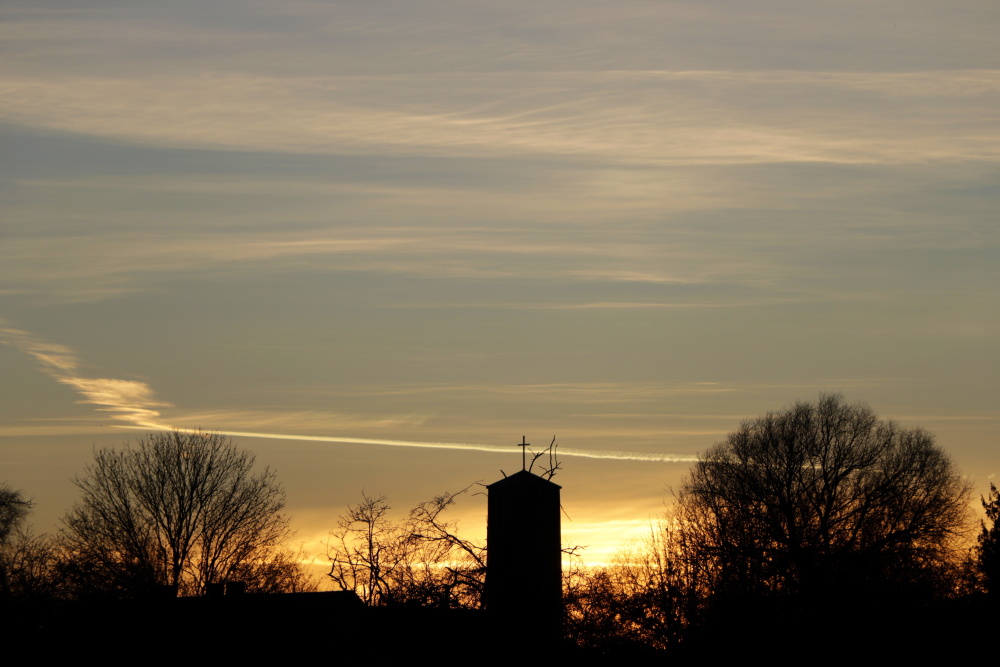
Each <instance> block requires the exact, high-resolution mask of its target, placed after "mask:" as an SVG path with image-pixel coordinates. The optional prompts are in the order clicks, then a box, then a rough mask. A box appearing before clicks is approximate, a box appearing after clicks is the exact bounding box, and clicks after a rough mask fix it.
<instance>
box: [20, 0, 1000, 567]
mask: <svg viewBox="0 0 1000 667" xmlns="http://www.w3.org/2000/svg"><path fill="white" fill-rule="evenodd" d="M997 34H1000V5H998V4H997V3H996V2H994V1H993V0H951V1H950V2H947V3H945V2H940V1H937V2H931V1H928V0H905V1H903V0H871V1H867V2H859V1H854V0H818V1H817V2H810V3H802V2H798V1H793V0H755V1H754V2H746V0H741V1H736V0H698V1H693V0H692V1H680V2H674V1H669V0H658V1H656V2H646V1H636V0H616V1H615V2H601V1H585V0H575V1H572V2H569V1H565V0H550V1H549V2H545V3H538V2H530V3H529V2H522V1H520V0H511V1H509V2H504V3H487V2H479V1H473V0H466V1H464V2H457V1H423V0H422V1H417V2H414V1H413V0H408V1H405V2H403V1H396V0H384V1H383V0H367V1H364V2H361V1H299V0H281V1H280V2H279V1H278V0H212V1H210V2H205V1H204V0H199V1H198V2H194V1H191V2H189V1H187V0H169V1H161V2H135V1H131V0H130V1H128V2H125V1H122V0H117V1H116V0H109V1H107V2H100V1H94V0H74V1H73V2H69V1H67V0H62V1H51V0H30V1H29V0H4V2H3V4H2V6H0V49H2V51H0V90H2V100H3V102H2V104H0V343H3V344H2V345H0V481H4V480H6V481H7V482H9V483H10V484H11V485H12V486H14V487H15V488H17V489H20V490H21V491H22V492H23V493H24V494H25V495H26V496H27V497H30V498H33V499H34V502H35V510H34V514H33V522H34V525H35V529H36V530H38V531H47V532H52V531H55V530H58V528H59V520H60V517H61V516H62V515H63V514H64V513H65V512H66V510H67V509H69V507H70V506H71V504H72V503H73V502H74V500H75V499H76V498H77V489H76V488H75V487H74V486H73V483H72V478H73V477H74V476H75V475H78V474H80V473H82V471H83V468H84V466H85V465H86V464H87V463H88V461H90V460H92V457H93V452H94V449H95V448H103V447H110V446H120V445H121V444H122V443H124V442H127V441H128V440H129V439H130V438H134V437H136V436H137V435H139V434H140V433H141V432H143V431H148V430H151V429H161V428H171V427H174V428H181V429H197V428H201V429H206V430H217V431H222V432H226V433H231V434H234V435H233V437H234V439H235V440H236V441H237V442H238V443H239V445H240V446H241V447H243V448H246V449H249V450H251V451H252V452H253V453H254V454H255V455H256V457H257V462H258V464H259V465H261V466H263V465H267V466H270V467H271V468H273V469H274V470H276V471H277V474H278V476H279V479H280V480H281V481H282V483H283V484H284V486H285V489H286V491H287V502H288V505H287V510H288V513H289V514H290V516H291V517H292V520H293V526H294V527H295V528H296V530H297V531H298V533H297V539H299V540H300V541H301V542H303V543H304V544H305V546H306V548H307V550H310V551H312V552H313V553H316V554H317V556H318V557H319V558H320V560H322V550H323V547H322V541H323V540H324V539H325V537H326V535H327V533H328V531H329V530H330V529H332V528H334V527H335V525H336V518H337V516H338V515H339V514H341V513H342V512H343V511H344V509H345V507H346V505H347V504H348V503H356V502H358V501H360V500H361V494H362V492H363V491H364V492H365V493H367V494H368V495H374V494H385V495H386V496H387V498H388V501H389V504H390V505H391V506H392V507H393V509H394V511H398V512H399V513H401V514H402V513H405V511H406V510H407V509H408V508H409V507H412V506H413V505H415V504H417V503H418V502H421V501H423V500H428V499H430V498H432V497H434V496H436V495H439V494H441V493H442V492H444V491H457V490H458V489H461V488H465V487H467V486H469V485H474V484H475V483H476V482H477V481H478V482H483V483H490V482H493V481H495V480H496V479H498V478H500V477H501V476H502V474H503V473H502V472H501V471H504V472H506V473H511V472H514V471H517V470H518V469H520V465H521V458H520V449H519V448H518V447H517V446H516V443H519V442H521V439H522V436H524V437H526V438H527V440H528V442H531V443H533V444H534V445H535V447H536V449H540V448H542V447H544V446H545V445H547V444H548V443H549V442H550V441H551V440H552V438H553V437H555V438H556V440H557V442H558V443H559V444H560V447H561V451H562V452H563V456H562V469H561V470H560V471H559V472H558V474H557V476H556V477H555V478H554V480H553V481H555V482H557V483H560V484H561V485H562V487H563V492H562V493H563V496H562V498H563V507H564V510H565V515H564V535H563V541H564V544H566V545H571V544H579V545H584V546H587V547H588V548H587V549H584V550H583V552H582V553H583V558H584V561H585V562H586V561H589V562H602V561H604V560H606V559H608V558H610V557H611V554H612V553H613V552H614V551H615V549H617V548H618V546H619V545H621V544H623V543H625V542H626V541H627V540H629V539H630V538H634V537H635V536H637V535H641V534H642V533H643V532H644V531H646V530H648V527H649V524H650V521H651V520H655V519H656V518H657V517H658V516H659V515H660V514H661V513H662V512H663V511H664V503H665V502H667V501H669V498H670V492H671V489H677V488H679V486H680V485H681V484H682V483H683V478H684V475H685V473H686V471H687V470H688V469H689V468H690V466H691V462H692V461H693V460H695V458H696V456H697V454H698V453H699V452H703V451H705V450H706V449H707V448H709V447H711V446H712V445H713V444H714V443H716V442H719V441H720V440H722V439H724V438H725V436H726V434H727V433H729V432H731V431H733V430H735V429H737V428H738V427H739V425H740V423H741V422H742V421H743V420H744V419H748V418H752V417H754V416H757V415H760V414H764V413H766V412H767V411H769V410H779V409H781V408H783V407H786V406H788V405H790V404H791V403H793V402H795V401H797V400H815V399H816V398H817V397H818V396H819V395H820V393H822V392H840V393H842V394H843V395H844V396H845V397H846V398H847V400H848V401H866V402H868V403H869V404H870V405H871V406H872V407H873V408H874V409H875V411H876V412H877V413H879V414H880V415H881V416H883V417H886V418H892V419H894V420H897V421H899V422H900V423H901V424H903V425H906V426H922V427H924V428H926V429H928V430H929V431H931V432H933V433H934V434H935V435H936V438H937V442H938V443H939V444H940V445H941V446H942V447H943V448H944V449H945V450H946V451H947V452H948V453H949V454H950V455H951V456H952V458H953V460H954V461H955V463H956V465H957V466H958V467H959V468H960V469H961V470H962V471H963V472H964V473H965V474H966V475H967V476H968V477H969V479H970V481H971V482H972V484H973V485H974V488H975V490H976V493H977V494H979V493H985V491H986V490H987V489H988V485H989V482H990V481H992V480H995V475H996V473H997V470H998V467H1000V465H998V460H1000V456H998V452H1000V405H998V396H1000V378H998V374H997V368H998V367H1000V345H998V344H997V343H998V338H1000V289H998V286H1000V233H998V232H1000V224H998V222H997V221H998V219H1000V217H998V212H1000V122H998V121H1000V48H998V42H997V39H996V35H997ZM477 490H481V487H477V486H473V487H472V488H471V489H470V492H469V493H467V494H464V495H463V497H462V499H461V501H460V502H459V504H458V506H456V507H455V508H454V510H453V511H454V516H455V517H456V518H457V519H458V520H460V530H461V532H462V533H463V534H464V535H468V536H470V537H477V536H481V535H482V533H483V532H484V528H483V527H484V514H485V501H484V498H483V496H482V494H481V493H480V494H477V493H476V492H477Z"/></svg>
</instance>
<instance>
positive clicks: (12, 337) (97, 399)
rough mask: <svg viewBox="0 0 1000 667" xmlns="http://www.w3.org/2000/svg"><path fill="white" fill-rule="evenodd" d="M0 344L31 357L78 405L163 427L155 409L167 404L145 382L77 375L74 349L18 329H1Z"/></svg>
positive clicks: (127, 420)
mask: <svg viewBox="0 0 1000 667" xmlns="http://www.w3.org/2000/svg"><path fill="white" fill-rule="evenodd" d="M0 342H2V343H4V344H6V345H11V346H13V347H15V348H17V349H19V350H21V351H22V352H25V353H27V354H29V355H31V356H32V357H34V358H35V360H36V361H38V363H39V366H40V367H41V370H42V372H44V373H45V374H46V375H48V376H50V377H51V378H53V379H54V380H56V382H59V383H60V384H64V385H67V386H69V387H71V388H72V389H73V390H74V391H76V392H77V393H78V394H80V395H81V396H82V397H83V400H82V401H80V402H81V403H89V404H92V405H96V406H97V410H99V411H101V412H107V413H110V414H111V416H112V418H113V419H115V420H117V421H121V422H125V423H127V424H129V425H132V426H135V427H138V428H153V429H156V428H161V427H162V422H161V421H160V412H159V410H158V409H159V408H164V407H170V404H169V403H164V402H162V401H159V400H157V399H156V397H155V394H154V392H153V390H152V389H151V388H150V387H149V385H147V384H146V383H145V382H139V381H137V380H123V379H118V378H96V377H86V376H84V375H83V374H82V373H81V372H80V361H79V359H78V358H77V356H76V354H75V353H74V352H73V350H71V349H70V348H68V347H66V346H64V345H58V344H55V343H49V342H48V341H45V340H43V339H41V338H39V337H38V336H35V335H33V334H31V333H29V332H27V331H22V330H20V329H13V328H7V327H4V328H0Z"/></svg>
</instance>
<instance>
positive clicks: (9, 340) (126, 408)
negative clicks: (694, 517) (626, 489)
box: [0, 328, 697, 463]
mask: <svg viewBox="0 0 1000 667" xmlns="http://www.w3.org/2000/svg"><path fill="white" fill-rule="evenodd" d="M0 342H2V343H5V344H7V345H11V346H13V347H15V348H17V349H19V350H21V351H22V352H25V353H27V354H29V355H31V356H32V357H34V358H35V359H36V360H37V361H38V362H39V363H40V365H41V368H42V371H43V372H44V373H46V374H47V375H49V376H50V377H52V378H54V379H55V380H56V381H57V382H60V383H62V384H65V385H68V386H70V387H72V388H73V389H74V390H75V391H76V392H77V393H79V394H80V395H81V396H83V397H84V400H83V401H81V402H83V403H89V404H92V405H96V406H98V407H97V409H98V410H99V411H101V412H108V413H111V415H112V418H113V419H115V420H116V421H118V422H124V423H118V424H115V426H117V427H118V428H127V429H137V430H160V431H169V430H178V431H184V432H191V433H194V432H198V431H200V430H202V429H201V428H200V427H199V428H190V427H186V426H178V425H173V424H170V423H168V421H167V420H166V418H164V417H163V416H162V415H161V414H160V412H159V410H158V409H157V408H164V407H173V406H172V404H170V403H165V402H162V401H159V400H157V399H156V397H155V393H154V392H153V390H152V388H150V386H149V385H148V384H146V383H144V382H138V381H135V380H122V379H115V378H91V377H85V376H83V375H82V374H80V373H79V372H78V369H79V366H80V363H79V361H78V359H77V356H76V354H75V352H73V351H72V350H71V349H70V348H68V347H66V346H63V345H58V344H54V343H49V342H47V341H45V340H43V339H41V338H40V337H38V336H35V335H33V334H31V333H29V332H27V331H23V330H20V329H13V328H0ZM209 414H210V413H203V414H201V415H200V417H201V418H203V419H204V418H207V417H208V416H209ZM219 414H220V418H226V419H232V418H233V417H234V413H219ZM236 416H240V417H242V418H244V419H246V421H247V422H253V421H255V420H256V421H257V422H258V423H267V421H268V420H267V419H266V418H265V419H263V420H261V418H260V417H259V416H258V417H256V418H253V417H249V418H248V417H247V416H246V415H245V414H239V413H236ZM272 421H273V416H272ZM380 425H381V426H386V424H385V423H384V422H383V423H381V424H380ZM398 425H399V424H398V423H397V424H393V426H398ZM208 426H209V429H208V430H212V431H213V432H217V433H222V434H223V435H231V436H236V437H249V438H266V439H271V440H299V441H308V442H325V443H342V444H360V445H374V446H383V447H409V448H418V449H453V450H464V451H478V452H490V453H503V454H507V455H509V454H510V451H511V448H510V447H509V446H499V445H488V444H480V443H468V442H425V441H419V440H400V439H379V438H356V437H346V436H325V435H302V434H289V433H267V432H257V431H242V430H240V431H236V430H217V429H214V428H211V426H210V425H208ZM559 454H560V455H561V456H568V457H580V458H591V459H614V460H622V461H648V462H659V463H682V462H690V461H695V460H697V457H696V456H694V455H692V454H667V453H657V452H627V451H616V450H604V449H600V450H598V449H593V450H591V449H576V448H560V449H559Z"/></svg>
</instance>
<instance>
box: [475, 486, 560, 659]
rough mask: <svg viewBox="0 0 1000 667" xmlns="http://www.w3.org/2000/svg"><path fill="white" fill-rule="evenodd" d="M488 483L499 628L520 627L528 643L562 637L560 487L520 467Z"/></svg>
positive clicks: (490, 572) (489, 572) (491, 592)
mask: <svg viewBox="0 0 1000 667" xmlns="http://www.w3.org/2000/svg"><path fill="white" fill-rule="evenodd" d="M486 488H487V489H488V490H489V493H488V500H487V507H488V510H487V511H488V516H487V519H486V591H485V593H486V600H485V602H486V609H487V611H488V612H489V614H490V615H491V616H492V617H493V619H494V622H495V623H496V624H497V625H498V626H499V627H500V629H508V628H509V629H510V630H515V629H516V628H521V632H522V633H523V634H521V636H522V638H523V641H525V642H533V643H547V642H552V641H557V640H558V639H559V637H560V636H561V633H562V545H561V542H560V516H559V515H560V511H561V510H560V505H559V489H560V488H561V487H560V486H559V485H558V484H555V483H553V482H551V481H549V480H547V479H544V478H542V477H539V476H538V475H535V474H533V473H531V472H528V471H527V470H521V471H520V472H518V473H516V474H513V475H511V476H510V477H505V478H504V479H501V480H499V481H497V482H494V483H493V484H490V485H488V486H487V487H486ZM515 624H516V626H515Z"/></svg>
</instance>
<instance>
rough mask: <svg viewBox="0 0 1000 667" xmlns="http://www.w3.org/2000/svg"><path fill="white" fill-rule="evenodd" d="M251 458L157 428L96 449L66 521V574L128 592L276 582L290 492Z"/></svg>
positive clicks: (224, 442) (219, 439) (212, 438)
mask: <svg viewBox="0 0 1000 667" xmlns="http://www.w3.org/2000/svg"><path fill="white" fill-rule="evenodd" d="M253 464H254V457H253V456H252V455H251V454H249V453H247V452H244V451H240V450H238V449H237V448H236V446H235V445H234V444H233V443H232V442H231V441H230V440H229V439H227V438H226V437H224V436H221V435H218V434H212V433H183V432H179V431H174V432H170V433H155V434H152V435H148V436H146V437H144V438H140V439H139V440H138V441H137V442H136V443H135V445H129V444H126V445H125V447H124V448H123V449H118V450H114V449H104V450H98V451H96V452H95V453H94V463H93V464H92V465H90V466H88V467H87V469H86V472H85V474H84V475H83V476H81V477H77V478H76V480H75V484H76V485H77V486H78V487H79V488H80V490H81V491H82V492H83V497H82V499H81V500H80V502H79V503H77V504H76V505H75V506H74V507H73V509H72V510H70V512H69V513H68V514H67V515H66V517H65V518H64V520H63V522H64V524H65V529H64V531H63V542H64V544H65V546H66V548H67V550H68V551H69V553H70V554H71V558H70V560H69V562H68V563H67V566H66V567H67V571H66V576H67V577H68V578H70V579H72V580H74V581H75V582H76V583H77V585H78V586H79V587H81V588H83V589H87V588H88V587H89V588H94V587H96V588H98V589H101V588H103V589H116V590H126V591H130V592H131V593H132V594H136V593H142V592H143V591H147V590H150V589H153V588H155V587H170V588H172V589H174V590H176V591H177V592H179V593H180V594H185V595H192V594H199V593H203V592H204V591H205V589H206V586H208V585H209V584H213V583H217V582H223V581H226V580H230V579H239V580H243V581H245V582H246V584H247V587H248V589H249V590H254V588H255V587H256V586H257V585H258V584H262V583H263V582H264V581H265V580H267V578H268V577H270V579H271V580H272V581H273V579H274V568H273V567H269V564H273V563H274V562H275V550H276V549H277V548H279V547H280V546H281V545H282V544H283V542H284V541H285V540H286V539H287V538H288V537H290V531H289V528H288V519H287V518H286V517H285V516H284V515H283V514H282V513H281V511H282V509H283V508H284V504H285V495H284V491H283V490H282V488H281V486H280V485H279V484H278V483H277V481H276V479H275V474H274V473H273V472H272V471H271V470H269V469H264V470H263V471H262V472H260V473H257V474H254V473H253V471H252V469H253ZM279 560H281V558H280V557H279ZM285 560H287V559H285ZM285 566H286V570H287V569H288V568H287V566H288V563H285Z"/></svg>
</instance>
